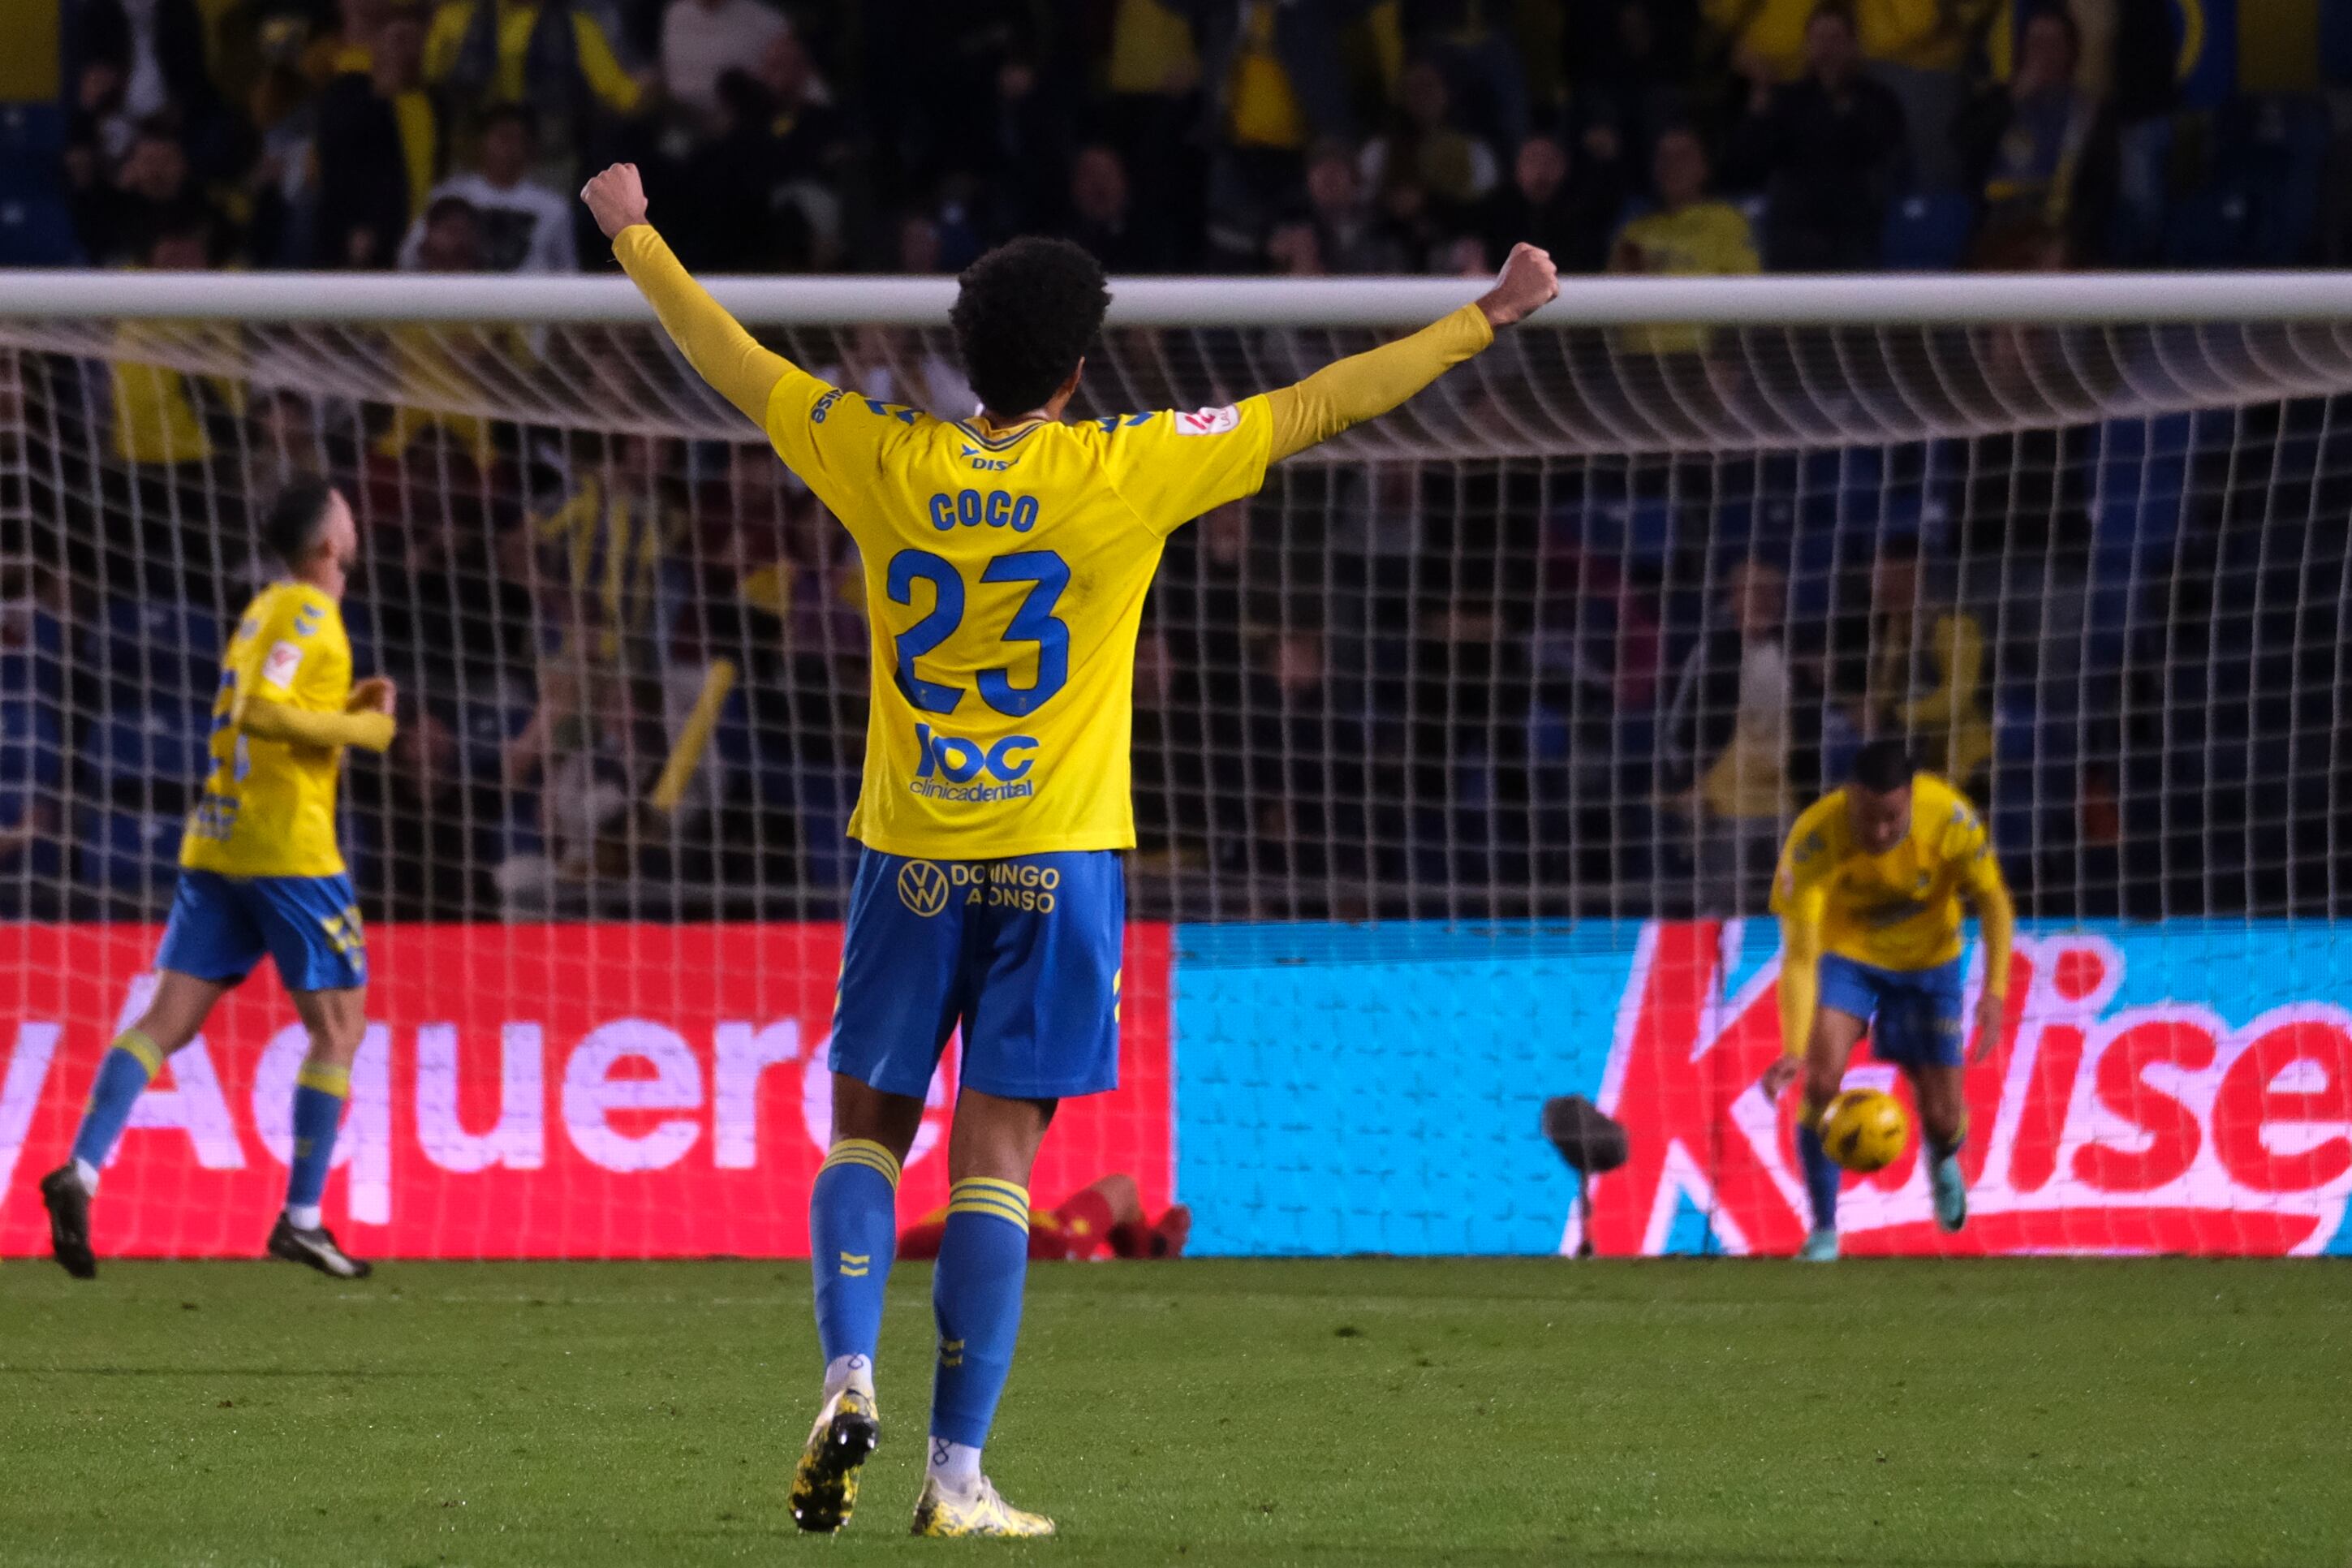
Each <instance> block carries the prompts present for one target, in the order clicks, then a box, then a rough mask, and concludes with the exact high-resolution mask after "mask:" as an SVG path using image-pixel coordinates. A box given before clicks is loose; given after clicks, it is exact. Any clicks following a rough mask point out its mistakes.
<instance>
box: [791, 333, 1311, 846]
mask: <svg viewBox="0 0 2352 1568" xmlns="http://www.w3.org/2000/svg"><path fill="white" fill-rule="evenodd" d="M766 424H767V430H768V437H769V439H770V440H772V442H774V444H775V447H776V451H777V454H778V455H779V456H781V457H782V458H783V459H784V461H785V463H787V464H788V465H790V467H791V468H792V469H793V472H794V473H796V474H798V475H800V477H801V478H802V479H803V480H805V481H806V482H807V484H808V486H809V488H810V489H813V490H814V491H815V492H816V494H817V497H818V499H820V500H823V501H824V504H825V505H826V506H827V507H828V508H830V509H831V510H832V511H833V513H834V515H835V516H836V517H838V518H840V519H841V521H842V522H843V523H844V524H845V526H846V527H847V528H848V530H849V532H850V535H851V537H852V538H854V539H855V540H856V542H857V548H858V552H859V554H860V555H861V556H862V558H863V564H864V571H865V576H866V605H867V609H868V614H867V616H866V619H867V622H868V624H869V626H870V627H871V633H870V639H871V660H872V669H873V679H872V687H873V706H872V709H871V714H870V717H869V718H868V720H867V722H866V774H865V779H864V782H863V785H862V787H861V789H860V791H859V795H858V800H857V809H856V812H855V813H854V814H853V815H852V816H851V817H850V822H849V833H850V837H853V838H856V840H857V841H858V842H860V843H862V844H865V845H866V846H867V847H870V848H874V849H878V850H881V851H883V852H885V853H887V854H892V855H915V856H922V857H926V858H939V859H985V858H1003V857H1006V856H1013V855H1033V854H1040V853H1044V852H1045V851H1049V850H1059V849H1124V848H1128V847H1131V846H1132V845H1133V844H1134V843H1135V812H1134V806H1133V804H1132V802H1131V801H1130V800H1129V782H1128V749H1129V732H1130V731H1131V729H1132V726H1133V714H1132V711H1131V710H1132V708H1133V705H1134V685H1135V634H1136V626H1137V624H1138V622H1139V619H1140V618H1141V616H1142V614H1143V598H1144V594H1145V592H1146V590H1148V589H1149V588H1150V585H1151V577H1152V574H1153V572H1154V571H1156V570H1157V569H1158V567H1159V564H1160V551H1161V548H1162V547H1163V545H1164V544H1165V542H1166V540H1167V537H1168V535H1169V534H1170V533H1171V532H1172V531H1174V530H1175V529H1176V528H1177V527H1178V526H1179V525H1181V524H1182V523H1184V522H1186V521H1190V520H1191V519H1192V518H1195V517H1198V516H1200V515H1201V514H1202V512H1204V511H1208V510H1211V509H1212V508H1214V507H1217V506H1221V505H1223V503H1225V502H1226V501H1229V500H1235V499H1237V498H1239V497H1242V496H1246V495H1249V494H1251V493H1252V492H1254V491H1255V490H1256V489H1257V488H1258V486H1259V485H1260V484H1262V483H1263V482H1264V481H1265V468H1266V463H1267V459H1268V455H1269V453H1270V452H1271V450H1272V444H1273V428H1274V426H1273V418H1272V416H1271V415H1270V414H1269V413H1268V412H1267V409H1266V405H1265V398H1264V397H1262V396H1260V397H1254V398H1251V399H1250V400H1248V401H1247V402H1245V403H1242V404H1238V405H1234V406H1232V407H1227V408H1208V409H1201V410H1198V411H1195V412H1192V413H1168V412H1161V413H1157V414H1133V415H1124V416H1116V417H1111V418H1105V419H1097V420H1091V421H1087V422H1086V423H1083V424H1066V423H1060V422H1054V421H1047V420H1042V419H1040V420H1033V421H1031V422H1029V423H1028V424H1025V425H1018V426H1012V427H1011V428H1009V429H1005V430H1001V431H995V432H992V433H991V432H983V431H982V428H981V427H980V426H979V425H978V424H977V423H974V422H966V421H957V422H953V423H950V422H948V421H944V420H940V419H935V418H932V417H931V416H929V415H927V414H923V413H920V412H919V411H917V410H915V409H912V408H904V407H900V406H898V405H894V404H887V403H881V402H877V401H876V400H874V399H871V398H866V397H861V396H859V395H856V394H855V393H851V392H845V391H843V390H840V389H837V388H835V387H831V386H827V385H826V384H824V382H822V381H819V380H817V379H816V378H815V377H814V376H812V375H809V374H805V373H804V372H801V371H798V370H793V371H791V372H790V373H789V374H785V375H784V377H783V378H782V380H781V381H779V382H778V383H777V384H776V386H775V389H774V391H773V392H772V393H771V394H770V395H769V399H768V411H767V421H766Z"/></svg>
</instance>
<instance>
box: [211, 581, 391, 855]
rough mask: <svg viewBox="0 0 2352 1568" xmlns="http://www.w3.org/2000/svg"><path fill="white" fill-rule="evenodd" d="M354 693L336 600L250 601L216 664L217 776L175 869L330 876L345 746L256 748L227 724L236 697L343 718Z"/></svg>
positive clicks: (287, 586) (298, 590)
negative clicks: (338, 782)
mask: <svg viewBox="0 0 2352 1568" xmlns="http://www.w3.org/2000/svg"><path fill="white" fill-rule="evenodd" d="M351 692H352V643H351V638H350V637H349V636H348V635H346V634H345V632H344V630H343V614H342V611H341V609H340V608H338V607H337V605H336V604H335V601H334V600H332V599H331V598H329V597H327V595H324V594H322V593H320V591H319V590H318V589H316V588H314V587H311V586H310V584H305V583H277V584H271V585H270V586H269V587H267V588H264V589H263V590H262V591H261V592H260V593H258V594H257V595H254V598H253V602H252V603H251V604H249V605H247V606H246V607H245V616H244V618H243V619H242V620H240V621H239V622H238V623H237V628H236V636H235V637H230V638H229V641H228V652H227V654H226V656H225V657H224V658H222V660H221V679H220V689H219V690H218V691H217V692H215V694H214V697H213V738H212V759H213V769H212V773H211V774H210V775H209V776H207V777H206V778H205V788H204V795H203V796H202V797H201V798H200V799H198V801H197V802H196V805H195V807H194V810H192V811H190V812H189V813H188V830H187V833H186V835H185V836H184V837H183V838H182V839H181V841H180V864H181V865H182V866H184V867H186V868H189V869H190V870H195V871H218V872H220V873H222V874H223V875H225V876H230V877H334V876H340V875H341V874H342V870H343V854H342V850H341V848H340V847H338V846H337V845H336V843H335V780H336V776H337V774H338V773H339V772H340V771H341V764H342V755H343V749H342V748H341V746H310V745H301V744H299V743H296V742H285V741H260V740H255V739H253V738H252V737H250V736H247V735H244V734H240V733H239V732H238V731H236V729H235V728H233V727H232V726H231V724H230V722H229V716H230V714H231V713H232V712H234V711H235V710H236V700H237V698H238V697H239V696H240V695H243V694H248V693H249V694H251V695H254V696H257V697H261V698H266V699H267V700H269V701H272V702H281V703H284V704H285V705H286V706H288V707H289V708H299V709H307V710H310V711H311V712H314V713H341V711H342V710H343V704H344V702H345V701H346V700H349V698H350V697H351Z"/></svg>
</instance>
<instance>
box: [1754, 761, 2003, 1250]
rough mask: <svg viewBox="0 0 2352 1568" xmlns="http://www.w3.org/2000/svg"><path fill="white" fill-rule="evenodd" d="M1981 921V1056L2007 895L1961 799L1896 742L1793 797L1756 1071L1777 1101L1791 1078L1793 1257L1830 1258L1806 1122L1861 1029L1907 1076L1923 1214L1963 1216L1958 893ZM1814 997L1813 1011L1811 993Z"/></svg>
mask: <svg viewBox="0 0 2352 1568" xmlns="http://www.w3.org/2000/svg"><path fill="white" fill-rule="evenodd" d="M1963 897H1966V898H1967V899H1968V900H1969V901H1970V902H1971V903H1973V904H1975V906H1976V911H1977V920H1978V922H1979V924H1980V925H1981V926H1982V927H1983V931H1984V992H1983V994H1982V995H1981V996H1979V998H1978V1001H1977V1016H1976V1047H1975V1051H1974V1053H1973V1055H1972V1056H1970V1057H1969V1058H1966V1059H1968V1060H1976V1061H1981V1060H1983V1059H1984V1056H1985V1053H1986V1052H1988V1051H1990V1050H1991V1049H1992V1047H1993V1045H1994V1043H1995V1042H1996V1041H1998V1040H1999V1039H2000V1028H2001V1007H2002V1001H2001V998H2002V997H2003V995H2004V994H2006V993H2007V991H2008V989H2009V945H2010V935H2011V929H2012V926H2013V923H2014V921H2013V916H2012V913H2011V908H2010V902H2009V889H2008V886H2007V885H2006V884H2005V883H2003V882H2002V880H2001V877H2000V861H1999V860H1997V859H1995V858H1993V853H1992V846H1991V844H1990V842H1989V841H1988V840H1987V838H1986V837H1985V830H1984V824H1983V823H1982V822H1981V821H1980V820H1979V818H1978V816H1977V814H1976V808H1975V807H1973V806H1971V805H1969V802H1968V797H1967V796H1965V795H1961V794H1960V792H1959V791H1958V790H1957V789H1954V788H1953V787H1952V786H1951V785H1950V784H1946V783H1945V782H1944V781H1943V780H1942V779H1939V778H1937V776H1936V775H1935V774H1933V773H1919V772H1916V770H1915V769H1914V768H1913V767H1912V764H1911V757H1910V753H1909V752H1908V751H1907V750H1906V748H1905V746H1904V744H1903V742H1900V741H1873V742H1870V743H1869V744H1868V745H1865V746H1864V747H1863V748H1862V750H1861V751H1860V752H1857V753H1856V754H1855V756H1854V760H1853V769H1852V771H1851V772H1850V773H1848V774H1847V777H1846V782H1845V784H1844V786H1843V788H1840V789H1835V790H1832V791H1831V792H1830V793H1829V794H1828V795H1823V796H1822V798H1821V799H1820V800H1818V801H1815V802H1814V803H1813V804H1812V805H1811V806H1808V807H1807V808H1806V810H1805V813H1804V815H1803V816H1800V817H1798V818H1797V825H1796V826H1794V827H1792V828H1791V829H1790V831H1789V840H1788V843H1787V844H1786V845H1785V846H1784V847H1782V848H1781V850H1780V869H1779V870H1778V871H1777V872H1776V873H1775V874H1774V876H1773V879H1772V910H1773V912H1774V913H1775V914H1777V915H1779V916H1780V1046H1781V1050H1782V1052H1783V1053H1784V1054H1783V1055H1782V1056H1781V1058H1780V1060H1778V1061H1776V1062H1774V1063H1773V1064H1772V1065H1771V1066H1770V1067H1769V1068H1766V1069H1765V1073H1764V1079H1763V1089H1764V1094H1765V1098H1767V1099H1768V1100H1777V1099H1779V1098H1780V1091H1781V1090H1782V1089H1786V1088H1787V1087H1788V1086H1789V1083H1790V1080H1791V1079H1795V1078H1796V1076H1797V1073H1798V1067H1799V1062H1800V1060H1801V1061H1802V1064H1803V1070H1804V1077H1805V1098H1804V1102H1803V1104H1802V1105H1801V1107H1800V1108H1799V1110H1798V1112H1797V1157H1798V1163H1800V1164H1801V1165H1802V1166H1803V1167H1804V1173H1805V1194H1806V1197H1807V1198H1808V1200H1809V1201H1810V1203H1811V1206H1812V1211H1813V1229H1812V1234H1811V1236H1809V1237H1806V1238H1805V1245H1804V1250H1803V1251H1802V1252H1801V1254H1800V1255H1799V1256H1801V1257H1802V1258H1808V1259H1811V1260H1813V1261H1816V1262H1827V1261H1828V1260H1830V1259H1832V1258H1835V1257H1837V1255H1838V1235H1837V1201H1838V1177H1839V1171H1838V1167H1837V1165H1836V1164H1835V1163H1833V1162H1832V1160H1831V1159H1830V1156H1829V1152H1828V1151H1827V1150H1826V1149H1824V1148H1823V1147H1822V1134H1821V1119H1822V1112H1823V1111H1825V1110H1828V1108H1829V1103H1830V1101H1831V1100H1833V1099H1835V1098H1836V1096H1837V1092H1838V1086H1839V1084H1840V1083H1841V1082H1843V1079H1844V1078H1845V1064H1846V1058H1847V1057H1849V1056H1850V1055H1852V1054H1853V1047H1854V1042H1855V1041H1857V1040H1859V1039H1861V1038H1862V1037H1863V1034H1864V1031H1868V1033H1869V1035H1870V1041H1871V1044H1870V1049H1871V1054H1872V1055H1874V1056H1875V1057H1877V1058H1878V1059H1879V1060H1881V1061H1885V1062H1892V1063H1894V1064H1895V1066H1896V1067H1899V1068H1902V1069H1903V1074H1904V1076H1905V1077H1906V1078H1908V1079H1910V1080H1911V1090H1912V1093H1913V1095H1914V1096H1915V1097H1916V1099H1917V1100H1918V1104H1919V1131H1920V1136H1921V1137H1922V1138H1923V1139H1925V1140H1926V1142H1927V1160H1928V1180H1929V1183H1930V1184H1931V1185H1932V1186H1933V1187H1934V1189H1935V1194H1936V1219H1937V1223H1938V1224H1940V1225H1942V1226H1943V1227H1944V1228H1945V1229H1946V1230H1958V1229H1959V1228H1960V1226H1963V1225H1965V1224H1967V1223H1968V1217H1969V1189H1968V1182H1967V1179H1966V1178H1965V1177H1964V1176H1963V1175H1962V1174H1961V1173H1960V1158H1959V1155H1960V1141H1961V1140H1962V1139H1963V1138H1965V1137H1966V1136H1967V1134H1968V1120H1969V1109H1968V1101H1967V1100H1966V1099H1965V1098H1964V1097H1963V1095H1962V1093H1961V1079H1962V1071H1963V1060H1964V1058H1963V1056H1962V1048H1961V1023H1960V1012H1961V995H1960V992H1961V983H1962V980H1963V978H1964V977H1963V975H1962V974H1961V972H1960V900H1961V899H1962V898H1963ZM1817 996H1818V998H1819V1005H1816V1000H1815V999H1816V997H1817Z"/></svg>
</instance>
